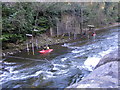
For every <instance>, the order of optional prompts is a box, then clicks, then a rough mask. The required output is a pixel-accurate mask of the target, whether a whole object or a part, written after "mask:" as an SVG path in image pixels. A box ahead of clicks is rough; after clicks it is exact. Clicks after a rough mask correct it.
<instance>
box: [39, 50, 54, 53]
mask: <svg viewBox="0 0 120 90" xmlns="http://www.w3.org/2000/svg"><path fill="white" fill-rule="evenodd" d="M52 51H53V49H48V50H41V51H38V52H39V53H42V54H45V53H49V52H52Z"/></svg>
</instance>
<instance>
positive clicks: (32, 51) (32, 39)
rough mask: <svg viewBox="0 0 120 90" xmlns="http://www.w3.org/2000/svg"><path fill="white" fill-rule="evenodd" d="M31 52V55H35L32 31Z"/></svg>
mask: <svg viewBox="0 0 120 90" xmlns="http://www.w3.org/2000/svg"><path fill="white" fill-rule="evenodd" d="M32 52H33V55H34V54H35V53H34V41H33V31H32Z"/></svg>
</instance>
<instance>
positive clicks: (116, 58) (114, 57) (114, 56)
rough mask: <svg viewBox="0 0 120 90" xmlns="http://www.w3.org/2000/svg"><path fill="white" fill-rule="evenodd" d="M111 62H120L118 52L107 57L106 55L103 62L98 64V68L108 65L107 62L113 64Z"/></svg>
mask: <svg viewBox="0 0 120 90" xmlns="http://www.w3.org/2000/svg"><path fill="white" fill-rule="evenodd" d="M111 61H120V57H119V55H118V50H115V51H113V52H111V53H109V54H107V55H105V56H104V57H103V58H102V59H101V60H100V62H99V63H98V64H97V66H96V67H95V68H97V67H99V66H101V65H103V64H105V63H107V62H111Z"/></svg>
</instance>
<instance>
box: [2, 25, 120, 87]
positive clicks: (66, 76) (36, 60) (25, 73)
mask: <svg viewBox="0 0 120 90" xmlns="http://www.w3.org/2000/svg"><path fill="white" fill-rule="evenodd" d="M119 29H120V28H117V27H116V28H112V29H109V30H102V31H99V32H97V36H96V37H95V38H93V37H92V36H91V38H90V39H84V40H83V39H79V40H76V41H74V42H69V43H65V44H61V45H53V46H51V48H53V49H54V51H53V52H51V53H49V54H40V53H38V51H39V50H35V55H32V52H30V53H29V54H28V53H27V52H26V51H22V52H20V53H17V54H16V55H14V56H12V57H9V58H6V60H5V62H4V67H5V70H4V71H0V84H1V85H2V87H3V88H20V87H22V88H43V87H45V88H65V87H67V86H69V85H71V84H73V83H77V82H78V81H80V80H81V79H82V78H84V77H86V76H87V75H88V74H89V73H90V72H91V71H92V70H93V69H94V67H95V66H96V64H97V63H98V62H99V60H100V59H101V58H102V57H103V56H104V55H106V54H107V53H109V52H111V51H113V50H115V49H117V48H118V30H119Z"/></svg>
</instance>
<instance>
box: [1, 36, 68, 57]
mask: <svg viewBox="0 0 120 90" xmlns="http://www.w3.org/2000/svg"><path fill="white" fill-rule="evenodd" d="M36 40H37V41H36ZM68 41H70V39H69V38H68V37H64V38H61V37H59V38H57V37H48V36H47V35H46V34H41V35H39V36H37V37H35V38H34V39H33V41H32V39H30V38H29V39H27V40H26V41H24V42H23V43H19V44H17V45H16V44H13V43H9V44H8V47H9V48H8V49H5V50H3V51H2V56H7V55H13V54H15V53H17V52H21V51H22V50H26V48H27V47H26V46H27V43H29V47H32V43H31V42H33V43H34V46H35V47H36V46H37V47H38V48H40V47H41V46H44V45H54V44H60V43H65V42H68Z"/></svg>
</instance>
